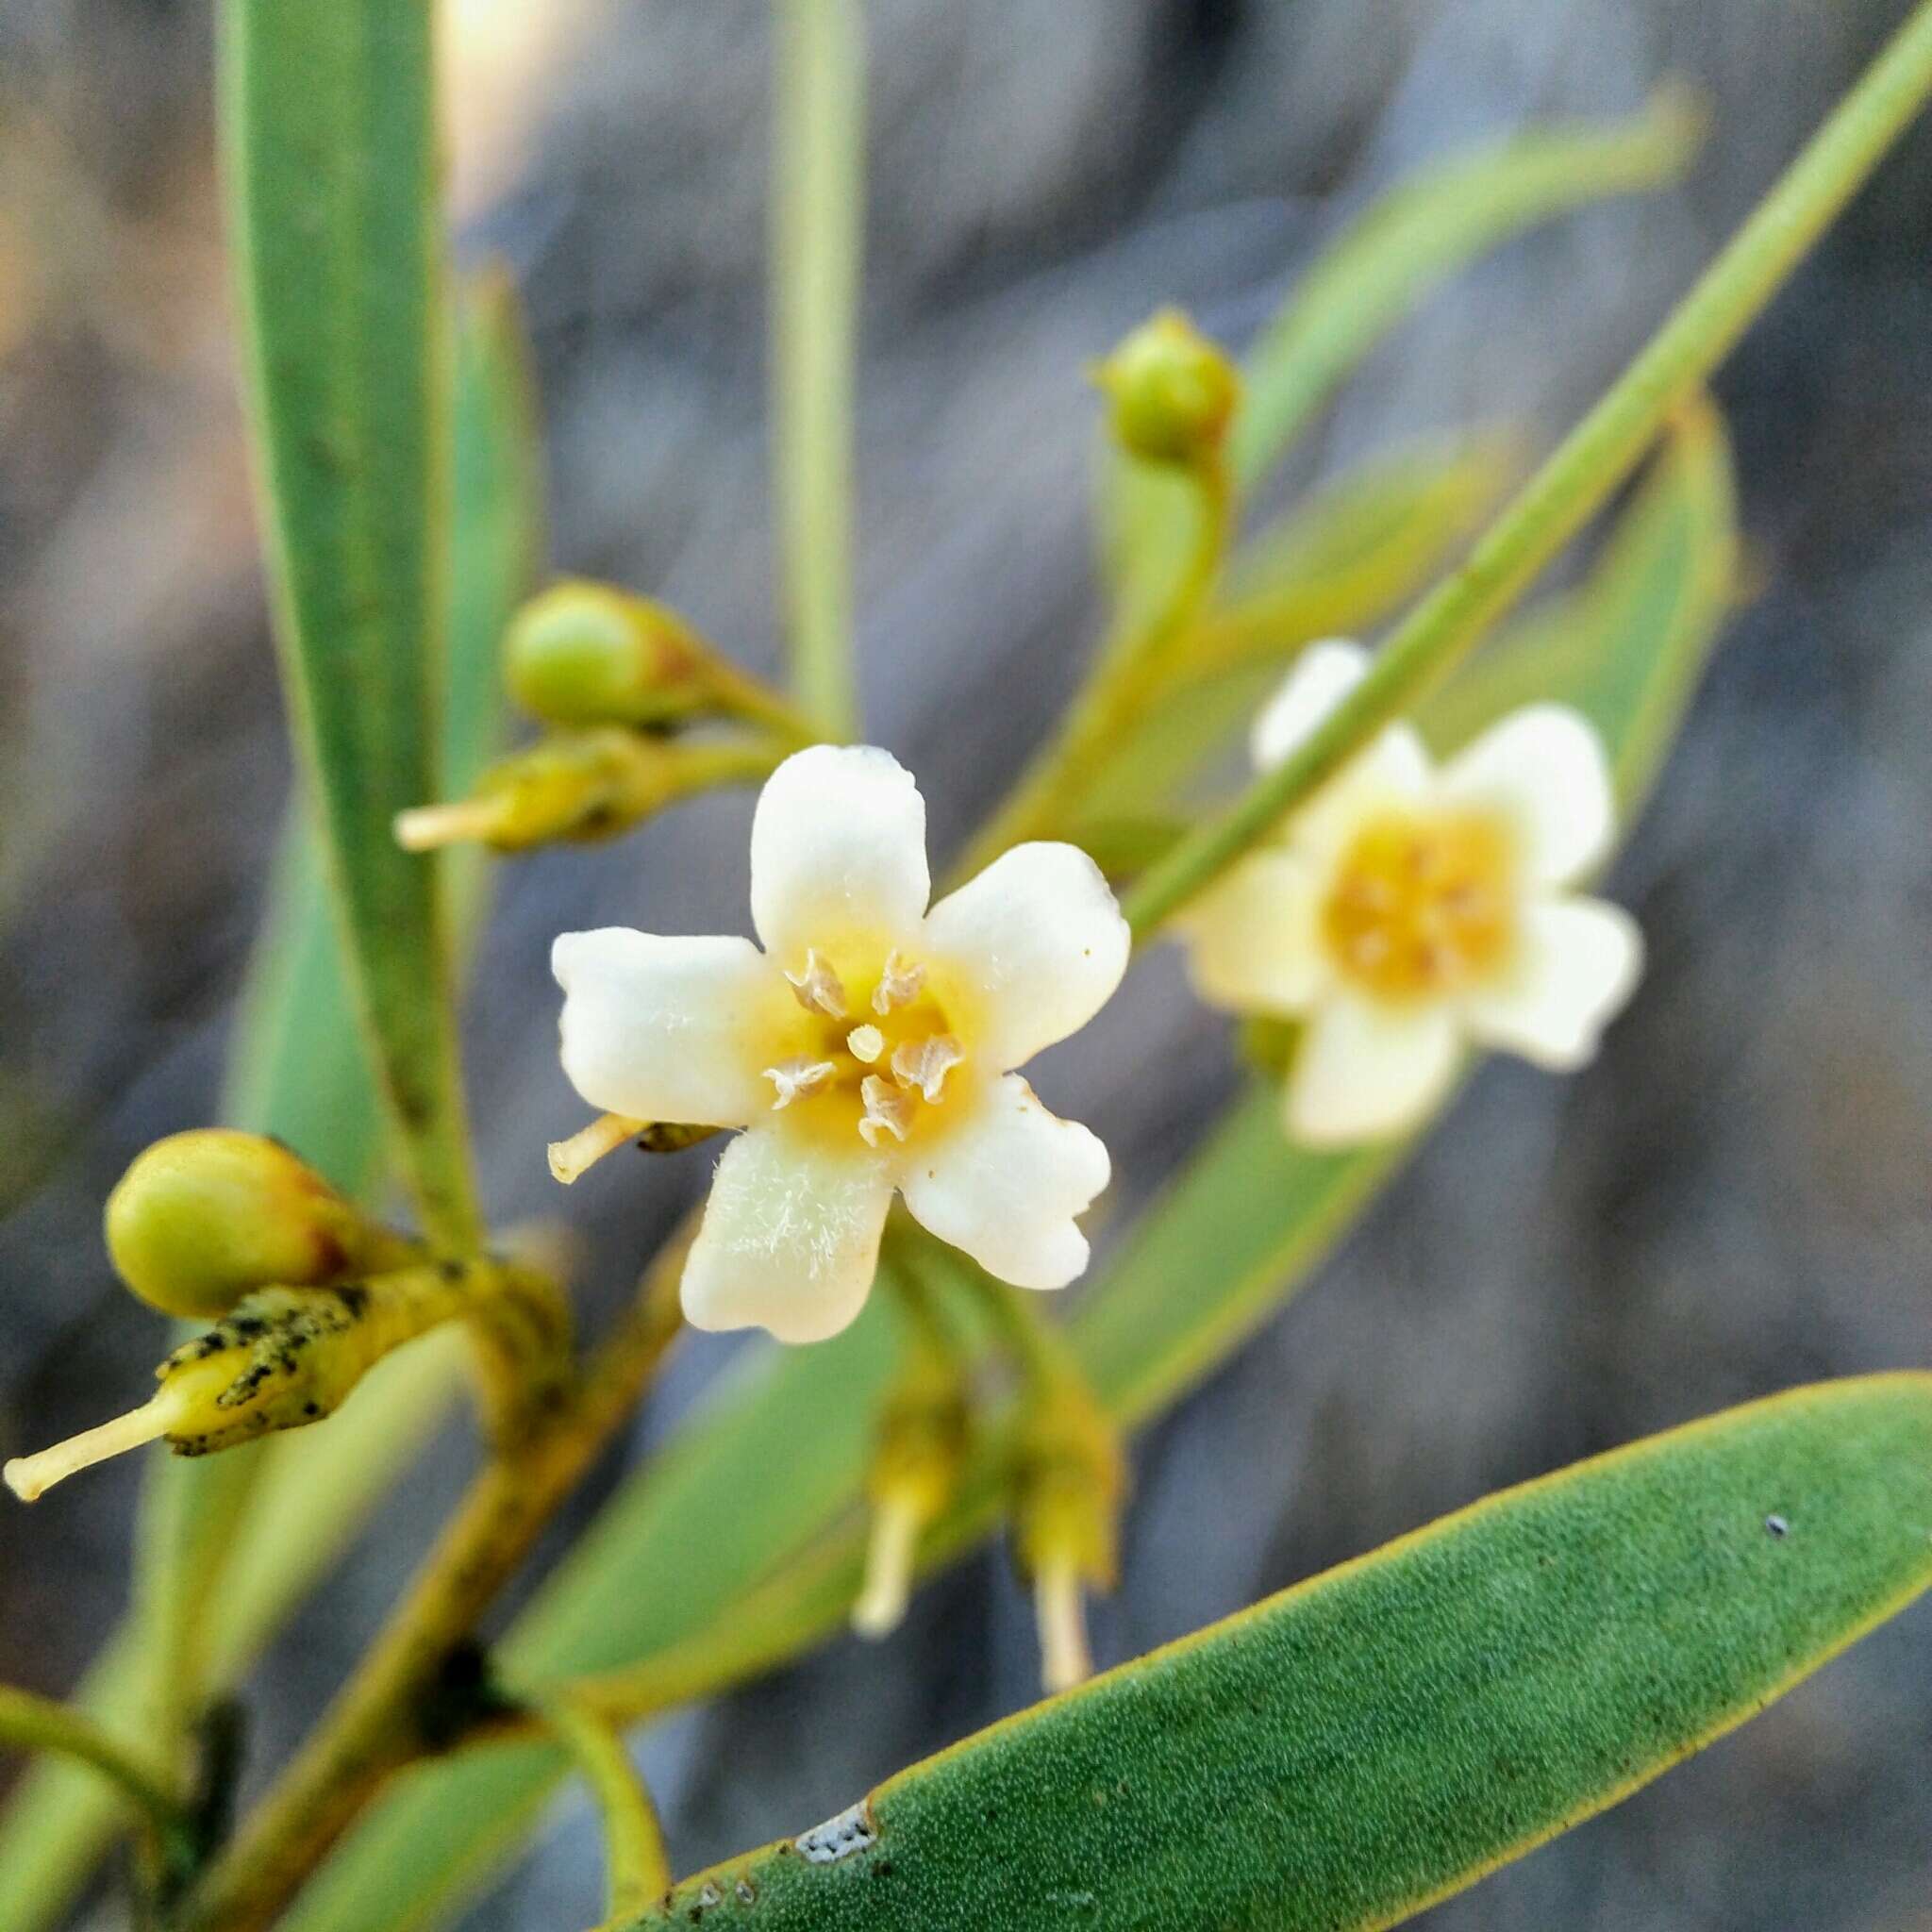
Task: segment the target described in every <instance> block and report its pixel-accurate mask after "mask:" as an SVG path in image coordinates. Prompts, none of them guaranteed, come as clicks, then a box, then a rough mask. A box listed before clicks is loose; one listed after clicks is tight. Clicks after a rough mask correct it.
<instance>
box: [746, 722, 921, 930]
mask: <svg viewBox="0 0 1932 1932" xmlns="http://www.w3.org/2000/svg"><path fill="white" fill-rule="evenodd" d="M931 892H932V880H931V875H930V874H928V873H927V871H926V864H925V801H924V799H923V798H921V797H920V795H919V788H918V787H917V786H916V785H914V784H913V782H912V774H911V773H910V772H908V771H907V769H906V768H905V766H903V765H902V764H901V763H900V762H899V760H898V759H897V758H894V757H893V756H892V755H891V752H885V751H880V750H879V749H878V748H877V746H875V745H870V744H857V745H835V744H815V745H813V746H812V747H811V748H810V749H809V750H808V751H801V752H794V753H793V754H792V755H791V757H790V758H787V759H786V760H785V762H784V763H783V764H782V765H780V766H779V767H778V769H777V770H776V771H775V772H774V773H773V774H772V775H771V776H770V777H769V778H768V779H766V780H765V789H764V790H763V791H761V792H760V793H759V794H758V810H757V812H756V814H755V815H754V816H753V819H752V824H751V917H752V924H754V925H756V926H757V927H758V937H759V938H760V939H761V940H762V941H764V942H765V950H766V951H767V952H768V953H772V954H774V955H776V956H777V957H778V958H780V959H781V960H782V961H783V962H784V963H785V964H787V965H792V964H795V963H798V962H799V961H802V959H803V958H804V954H805V949H806V948H807V947H808V946H817V947H818V948H820V950H821V951H826V950H831V951H834V952H836V949H837V947H838V945H839V941H840V940H841V938H842V937H845V936H848V935H853V934H858V935H861V936H863V937H865V938H867V939H883V940H887V941H891V940H903V938H904V937H905V936H906V935H908V934H909V933H912V932H914V931H916V930H917V929H918V925H919V920H920V915H921V914H922V913H923V912H924V910H925V902H926V900H927V899H928V898H929V897H930V896H931Z"/></svg>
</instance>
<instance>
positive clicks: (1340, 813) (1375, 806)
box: [1288, 724, 1431, 866]
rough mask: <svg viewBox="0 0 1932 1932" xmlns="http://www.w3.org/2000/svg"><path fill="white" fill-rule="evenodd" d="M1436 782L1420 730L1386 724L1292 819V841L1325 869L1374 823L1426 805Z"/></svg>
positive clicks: (1290, 835)
mask: <svg viewBox="0 0 1932 1932" xmlns="http://www.w3.org/2000/svg"><path fill="white" fill-rule="evenodd" d="M1430 782H1431V779H1430V772H1429V754H1428V752H1427V750H1426V749H1425V748H1424V744H1423V741H1422V739H1421V738H1420V737H1419V736H1418V735H1417V733H1416V731H1415V728H1414V726H1412V725H1409V724H1385V725H1384V726H1383V727H1382V729H1381V730H1380V731H1379V732H1377V733H1376V735H1375V736H1374V738H1372V739H1371V740H1370V741H1369V742H1368V743H1367V744H1366V745H1365V746H1364V747H1363V748H1362V749H1361V750H1360V751H1358V752H1357V754H1356V755H1355V757H1354V758H1351V759H1350V760H1349V761H1348V763H1347V764H1345V765H1344V766H1342V768H1341V771H1339V772H1338V773H1336V774H1335V775H1334V777H1332V778H1331V779H1329V781H1328V782H1327V784H1325V785H1324V786H1323V787H1322V789H1321V790H1320V791H1318V792H1316V793H1315V795H1314V796H1313V797H1312V798H1311V799H1309V800H1308V802H1307V804H1306V805H1305V806H1303V807H1302V808H1301V809H1300V810H1299V811H1297V812H1295V813H1293V814H1292V816H1291V818H1290V819H1289V822H1288V842H1289V843H1290V844H1291V846H1293V847H1294V848H1295V850H1297V851H1299V852H1303V853H1306V854H1307V855H1308V857H1309V858H1313V859H1315V860H1317V861H1318V862H1320V863H1321V864H1323V865H1324V866H1325V865H1326V863H1327V862H1328V861H1329V860H1330V859H1333V858H1340V857H1341V855H1342V853H1344V852H1345V851H1346V850H1347V849H1348V847H1349V846H1350V845H1351V844H1353V843H1354V841H1355V839H1356V836H1357V834H1358V833H1359V832H1360V831H1361V829H1362V827H1363V825H1365V824H1368V823H1369V822H1370V821H1371V820H1373V819H1375V818H1377V817H1380V816H1381V815H1383V814H1385V813H1390V812H1403V811H1407V810H1411V809H1413V808H1415V807H1417V806H1418V805H1421V804H1422V803H1423V802H1424V799H1425V798H1426V796H1427V795H1428V792H1429V790H1430Z"/></svg>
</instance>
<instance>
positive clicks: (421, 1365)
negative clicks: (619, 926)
mask: <svg viewBox="0 0 1932 1932" xmlns="http://www.w3.org/2000/svg"><path fill="white" fill-rule="evenodd" d="M455 370H456V392H455V400H454V412H453V423H452V433H453V438H454V459H453V472H454V478H455V493H456V511H455V516H454V519H453V522H452V525H451V531H450V542H451V566H452V576H453V580H454V581H453V596H452V603H451V613H452V623H451V635H450V646H451V648H450V657H449V690H448V702H447V704H446V705H445V707H444V710H443V735H444V742H443V764H444V769H445V770H446V771H447V773H448V774H449V778H450V782H451V784H452V785H454V786H456V787H458V788H460V787H463V786H466V785H467V784H468V783H469V782H470V780H471V779H472V778H473V777H474V776H475V774H476V773H477V772H478V771H480V770H481V769H482V767H483V766H484V764H486V763H487V762H488V761H489V759H490V758H491V756H493V754H494V751H495V748H496V745H497V742H498V741H499V739H500V736H501V733H502V699H501V691H502V680H501V678H500V676H499V675H498V670H497V651H498V645H499V643H500V641H501V639H502V636H503V631H504V628H505V625H507V624H508V618H509V614H510V612H511V610H512V609H514V608H515V607H516V605H517V604H518V603H520V602H521V601H522V600H523V599H524V598H525V596H527V595H528V594H529V591H531V589H532V588H533V587H534V583H535V579H536V575H537V571H538V567H539V564H540V561H541V541H542V537H541V532H542V513H541V495H542V491H541V449H540V446H539V442H538V432H537V424H536V417H535V399H534V395H533V392H532V390H531V385H530V381H529V373H528V358H527V352H526V349H525V342H524V338H523V329H522V324H521V321H520V319H519V318H518V315H517V313H516V308H515V304H514V299H513V297H512V295H511V294H510V292H509V291H508V285H507V284H506V283H505V282H504V281H503V280H502V278H501V277H500V276H499V275H495V274H489V275H483V276H480V277H478V278H477V280H476V282H475V284H474V286H473V287H472V288H471V290H469V291H467V293H466V299H465V301H464V303H463V306H462V316H461V327H460V329H459V332H458V354H457V358H456V365H455ZM486 876H487V874H484V873H483V872H482V871H481V870H480V869H472V870H467V871H461V872H458V873H457V874H456V875H455V876H454V877H453V879H452V884H453V886H454V887H455V888H456V889H457V891H458V899H459V906H460V907H461V908H462V910H463V912H464V914H465V919H464V923H465V924H474V923H475V915H476V914H477V913H478V912H479V911H480V908H481V891H480V888H481V885H482V883H483V880H484V878H485V877H486ZM354 1028H355V1019H354V1014H353V1011H352V1008H351V1006H350V1001H349V994H348V990H347V988H346V986H345V984H344V982H343V978H342V973H341V945H340V941H338V938H337V934H336V928H335V924H334V915H333V913H332V911H331V908H330V906H329V903H328V898H327V894H326V892H325V889H324V885H323V878H322V868H321V864H320V860H319V858H318V857H317V854H316V849H315V843H314V841H313V839H312V837H311V836H310V835H309V833H308V827H307V826H306V825H305V824H304V823H303V821H302V815H301V813H300V811H299V809H291V814H290V821H289V824H288V827H287V829H286V831H285V835H284V837H283V840H282V842H281V848H280V851H279V853H278V856H277V858H276V863H275V876H274V878H273V879H272V881H271V884H270V888H269V896H268V909H267V914H266V917H265V920H264V924H263V927H262V931H261V935H260V938H259V940H258V942H257V945H256V948H255V954H254V958H253V959H252V961H251V964H250V968H249V974H248V978H247V981H246V984H245V985H244V987H243V989H242V997H241V1000H240V1002H239V1010H238V1016H237V1021H236V1027H235V1036H234V1040H233V1042H232V1045H231V1048H230V1053H229V1079H228V1084H227V1092H226V1095H225V1099H224V1104H223V1108H222V1112H223V1118H224V1119H225V1120H227V1121H228V1122H230V1123H231V1124H235V1125H237V1126H246V1127H251V1128H254V1129H256V1130H258V1131H259V1132H263V1133H271V1134H275V1135H278V1136H279V1137H280V1138H281V1139H283V1140H285V1141H288V1142H289V1143H290V1144H291V1146H293V1147H295V1148H297V1149H299V1150H300V1151H301V1152H302V1154H303V1155H304V1156H305V1157H306V1158H308V1159H310V1160H312V1161H314V1162H315V1164H316V1165H317V1166H318V1167H320V1168H322V1169H323V1170H324V1171H325V1173H327V1174H328V1175H329V1176H330V1178H331V1179H333V1180H335V1181H336V1182H337V1183H338V1184H339V1185H341V1186H342V1187H344V1188H345V1189H347V1190H348V1191H350V1192H351V1193H354V1194H358V1195H360V1196H364V1197H367V1196H369V1195H370V1194H372V1193H373V1192H374V1191H375V1189H376V1188H377V1186H378V1184H379V1181H380V1177H381V1174H382V1171H383V1166H384V1162H383V1158H382V1156H383V1146H382V1118H381V1112H380V1109H379V1108H378V1107H377V1104H376V1099H375V1087H374V1084H373V1082H372V1080H371V1077H370V1074H369V1070H368V1065H367V1062H366V1061H365V1060H364V1059H363V1058H362V1057H361V1056H360V1055H358V1054H355V1053H345V1052H343V1051H342V1045H343V1042H344V1041H347V1040H348V1039H350V1038H351V1036H352V1035H353V1032H354ZM463 1374H464V1355H463V1338H462V1337H461V1336H459V1335H457V1334H454V1333H452V1334H450V1335H447V1336H433V1337H429V1338H426V1339H425V1341H423V1342H421V1343H419V1344H417V1345H416V1346H415V1347H412V1348H408V1349H405V1350H403V1351H401V1352H400V1353H399V1354H397V1355H395V1356H393V1357H391V1358H390V1359H389V1360H387V1361H385V1362H383V1363H381V1364H380V1365H379V1366H378V1367H377V1369H376V1370H375V1371H374V1372H373V1373H372V1374H370V1375H369V1377H368V1378H367V1380H366V1381H365V1382H364V1384H363V1386H362V1387H361V1388H360V1389H358V1391H357V1392H356V1400H355V1401H354V1403H352V1404H351V1405H350V1406H349V1407H347V1408H345V1409H344V1410H343V1411H342V1413H341V1415H340V1416H339V1417H337V1418H336V1419H335V1420H334V1421H332V1422H331V1423H330V1424H329V1425H328V1427H327V1428H325V1429H308V1430H303V1431H301V1432H299V1433H297V1434H294V1435H291V1436H284V1437H281V1438H278V1439H276V1440H275V1441H273V1442H268V1443H263V1444H260V1445H258V1446H253V1445H252V1446H249V1447H245V1448H242V1449H238V1450H233V1451H231V1452H229V1453H228V1454H226V1455H224V1456H216V1457H204V1458H197V1459H192V1460H184V1459H182V1458H180V1457H172V1456H168V1455H166V1454H163V1453H160V1452H155V1453H154V1454H153V1455H152V1456H151V1457H150V1460H149V1464H148V1472H147V1485H146V1489H145V1491H144V1494H143V1499H142V1535H141V1543H140V1548H139V1552H138V1556H137V1582H136V1594H137V1602H136V1606H135V1609H134V1612H133V1614H132V1615H131V1616H130V1617H129V1619H128V1620H127V1621H126V1622H125V1624H123V1625H122V1627H121V1628H120V1629H119V1630H118V1631H116V1632H115V1634H114V1635H113V1636H112V1637H111V1638H110V1639H109V1640H108V1644H107V1646H106V1647H105V1649H104V1650H103V1652H102V1654H101V1656H100V1657H99V1658H97V1660H96V1661H95V1663H94V1665H93V1666H92V1669H91V1670H90V1671H89V1673H88V1675H87V1677H86V1679H85V1680H84V1682H83V1684H82V1687H81V1691H80V1693H79V1695H80V1699H81V1702H82V1703H83V1704H84V1706H85V1707H87V1708H88V1709H89V1710H90V1711H92V1713H93V1714H94V1715H95V1716H96V1717H97V1718H99V1719H100V1720H101V1721H102V1722H104V1723H106V1724H109V1725H110V1726H112V1727H113V1728H114V1729H116V1731H117V1732H121V1733H124V1734H125V1735H128V1736H130V1737H139V1738H142V1739H144V1740H151V1739H152V1737H153V1736H154V1735H155V1733H156V1732H157V1730H169V1731H172V1730H174V1729H175V1728H176V1727H177V1723H178V1720H179V1718H180V1717H181V1715H182V1714H183V1711H182V1707H183V1706H184V1705H186V1704H192V1703H193V1702H194V1701H196V1699H197V1695H198V1690H199V1687H202V1686H208V1685H211V1686H213V1687H216V1688H217V1689H220V1688H225V1687H227V1686H229V1685H232V1684H234V1683H235V1682H237V1681H238V1680H239V1679H240V1677H241V1676H242V1674H244V1673H245V1672H246V1671H247V1670H248V1669H249V1667H250V1666H251V1665H252V1664H253V1663H254V1661H255V1659H256V1657H258V1655H259V1654H260V1651H261V1648H262V1646H263V1645H264V1644H265V1643H266V1642H267V1641H268V1640H269V1638H270V1637H272V1636H273V1635H274V1633H275V1630H276V1629H277V1628H278V1627H279V1626H280V1624H281V1622H282V1620H283V1619H284V1618H285V1617H286V1616H287V1614H288V1612H289V1610H290V1609H291V1607H292V1606H293V1605H294V1604H295V1603H297V1602H299V1601H300V1600H301V1598H302V1597H303V1596H305V1595H306V1594H307V1593H308V1591H309V1589H310V1588H312V1587H313V1585H314V1584H315V1583H316V1581H318V1580H319V1578H320V1577H321V1576H322V1575H323V1574H324V1573H325V1572H326V1571H327V1570H328V1569H329V1568H330V1567H331V1565H332V1564H333V1563H334V1562H335V1561H336V1560H337V1558H338V1557H340V1556H341V1552H342V1550H343V1549H344V1548H345V1547H346V1546H347V1545H348V1543H349V1542H350V1541H353V1540H354V1538H355V1537H356V1536H357V1535H358V1533H359V1531H360V1529H361V1527H362V1525H363V1524H364V1522H365V1521H366V1520H367V1517H368V1514H369V1512H370V1510H371V1509H372V1508H373V1507H375V1504H376V1503H377V1502H378V1501H379V1500H380V1498H381V1497H382V1495H383V1494H385V1493H386V1492H387V1491H388V1490H389V1488H390V1487H391V1485H392V1484H393V1483H394V1482H395V1481H396V1479H397V1478H398V1477H399V1476H400V1475H401V1474H403V1473H404V1472H405V1471H406V1470H407V1468H408V1465H409V1463H410V1461H411V1460H412V1459H413V1457H414V1456H415V1454H416V1452H417V1451H418V1449H419V1448H420V1447H421V1446H422V1444H423V1443H424V1441H425V1440H426V1439H427V1437H428V1435H429V1433H430V1431H431V1430H432V1429H433V1428H434V1427H435V1426H436V1425H437V1424H439V1423H440V1422H441V1420H442V1419H443V1418H444V1416H446V1415H447V1413H448V1412H449V1409H450V1407H451V1406H452V1404H453V1402H454V1399H455V1397H456V1394H457V1392H458V1389H459V1388H460V1386H461V1381H462V1377H463ZM164 1689H165V1691H166V1693H167V1694H166V1696H165V1698H164V1697H163V1695H162V1691H163V1690H164ZM170 1706H172V1707H174V1708H173V1710H172V1712H171V1711H170V1710H169V1709H168V1708H167V1707H170ZM171 1719H172V1720H173V1721H171ZM119 1828H120V1820H119V1817H118V1815H117V1813H116V1810H115V1807H114V1806H113V1803H112V1800H111V1797H110V1796H108V1795H107V1794H104V1793H103V1792H102V1791H101V1790H99V1788H98V1787H97V1786H96V1784H95V1783H94V1782H93V1781H92V1780H90V1779H88V1778H87V1777H86V1776H85V1774H78V1773H76V1772H75V1771H74V1770H73V1769H72V1768H71V1767H61V1766H58V1765H42V1766H37V1767H36V1768H35V1769H34V1770H33V1771H32V1772H31V1773H29V1774H27V1776H25V1778H23V1780H22V1781H21V1783H20V1785H19V1787H18V1788H17V1789H16V1790H15V1791H14V1792H13V1794H12V1797H11V1800H10V1802H9V1804H8V1808H7V1810H6V1813H5V1816H4V1819H0V1925H5V1926H7V1927H8V1932H42V1927H45V1926H47V1925H50V1924H53V1923H54V1922H56V1921H57V1920H58V1918H59V1916H60V1915H61V1913H62V1912H63V1911H64V1910H65V1908H66V1906H67V1904H68V1903H69V1901H70V1900H71V1899H72V1897H73V1895H74V1893H75V1890H77V1888H78V1887H79V1886H80V1884H81V1883H82V1882H83V1881H84V1879H85V1877H86V1875H87V1873H88V1872H89V1870H90V1869H91V1868H92V1866H93V1864H94V1863H95V1862H96V1861H97V1859H98V1858H99V1857H100V1855H101V1853H102V1851H103V1849H104V1848H105V1847H106V1845H107V1843H108V1840H110V1839H111V1838H112V1836H113V1835H114V1833H115V1832H116V1831H117V1830H118V1829H119Z"/></svg>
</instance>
